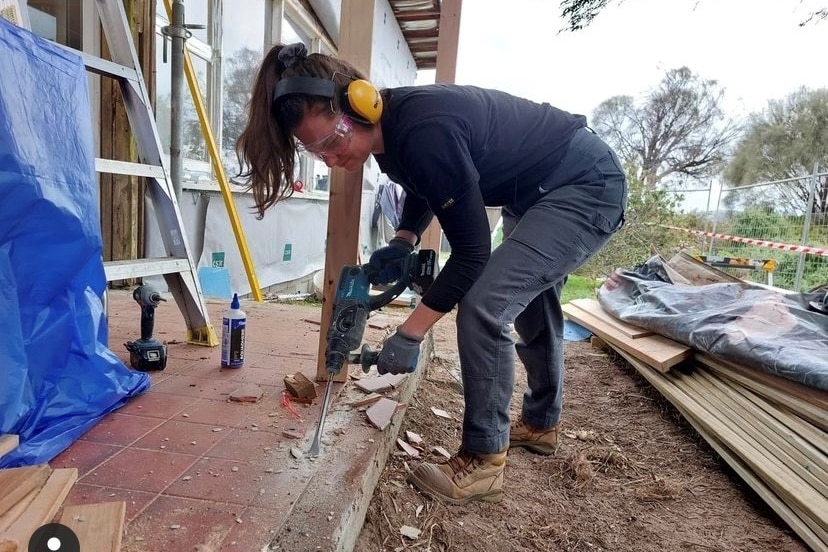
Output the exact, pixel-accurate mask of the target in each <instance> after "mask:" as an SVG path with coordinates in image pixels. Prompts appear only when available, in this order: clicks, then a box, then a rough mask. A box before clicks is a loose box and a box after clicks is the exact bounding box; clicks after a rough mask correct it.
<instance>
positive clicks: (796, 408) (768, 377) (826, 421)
mask: <svg viewBox="0 0 828 552" xmlns="http://www.w3.org/2000/svg"><path fill="white" fill-rule="evenodd" d="M696 360H697V361H698V362H701V363H702V364H704V365H705V366H707V367H709V368H710V369H711V370H713V371H714V372H717V373H719V374H722V375H725V376H727V377H728V378H730V379H732V380H734V381H737V382H739V383H740V384H742V385H744V386H745V387H747V388H748V389H751V390H752V391H754V392H755V393H757V394H759V395H762V396H763V397H765V398H766V399H769V400H771V401H773V402H775V403H777V404H779V405H781V406H784V407H785V408H787V409H790V410H792V411H793V412H795V413H796V414H797V415H799V416H800V417H802V418H804V419H805V420H808V421H809V422H811V423H812V424H814V425H816V426H817V427H819V428H820V429H822V430H823V431H828V392H825V391H820V390H819V389H814V388H812V387H808V386H806V385H802V384H801V383H797V382H795V381H792V380H789V379H786V378H782V377H779V376H774V375H772V374H768V373H766V372H762V371H760V370H756V369H753V368H749V367H747V366H742V365H740V364H736V363H735V362H729V361H726V360H723V359H720V358H716V357H713V356H711V355H707V354H702V353H698V354H696Z"/></svg>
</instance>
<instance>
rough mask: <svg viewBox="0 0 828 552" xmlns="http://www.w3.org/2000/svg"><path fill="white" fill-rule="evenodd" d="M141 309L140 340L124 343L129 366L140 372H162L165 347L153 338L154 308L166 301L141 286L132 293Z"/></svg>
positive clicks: (149, 287)
mask: <svg viewBox="0 0 828 552" xmlns="http://www.w3.org/2000/svg"><path fill="white" fill-rule="evenodd" d="M132 298H133V299H135V301H136V302H137V303H138V305H139V306H140V307H141V339H137V340H135V341H128V342H126V343H124V346H125V347H126V349H127V351H129V363H130V365H131V366H132V367H133V368H135V369H136V370H139V371H141V372H148V371H150V370H163V369H164V368H166V366H167V347H166V345H164V344H163V343H161V342H160V341H158V340H157V339H155V338H154V337H152V331H153V328H154V326H155V308H156V307H157V306H158V303H160V302H161V301H166V299H164V298H163V297H161V294H160V293H158V292H157V291H156V290H155V289H154V288H153V287H152V286H149V285H147V284H142V285H140V286H138V287H137V288H135V291H133V292H132Z"/></svg>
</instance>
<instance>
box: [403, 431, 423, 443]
mask: <svg viewBox="0 0 828 552" xmlns="http://www.w3.org/2000/svg"><path fill="white" fill-rule="evenodd" d="M405 438H406V439H408V442H409V443H411V444H412V445H419V444H420V443H422V442H423V438H422V437H420V434H419V433H414V432H413V431H408V430H406V432H405Z"/></svg>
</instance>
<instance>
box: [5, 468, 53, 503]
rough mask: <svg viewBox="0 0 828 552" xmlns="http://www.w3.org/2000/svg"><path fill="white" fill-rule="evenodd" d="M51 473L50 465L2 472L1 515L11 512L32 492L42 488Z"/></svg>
mask: <svg viewBox="0 0 828 552" xmlns="http://www.w3.org/2000/svg"><path fill="white" fill-rule="evenodd" d="M51 471H52V470H51V468H49V465H48V464H38V465H37V466H27V467H23V468H7V469H5V470H0V489H3V493H2V494H0V515H3V514H5V513H6V512H7V511H9V509H11V507H12V506H14V505H15V504H17V503H18V502H19V501H20V500H21V499H22V498H23V497H25V496H26V495H27V494H29V493H30V492H31V491H32V490H34V489H39V488H40V487H42V486H43V484H44V483H45V482H46V480H47V479H49V474H50V473H51Z"/></svg>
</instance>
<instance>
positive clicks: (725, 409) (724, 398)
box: [679, 373, 828, 506]
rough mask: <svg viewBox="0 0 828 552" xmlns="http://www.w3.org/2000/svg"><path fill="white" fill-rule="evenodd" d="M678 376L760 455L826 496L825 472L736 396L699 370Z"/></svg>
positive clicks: (827, 493)
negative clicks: (776, 461)
mask: <svg viewBox="0 0 828 552" xmlns="http://www.w3.org/2000/svg"><path fill="white" fill-rule="evenodd" d="M679 379H680V380H683V382H684V383H685V385H687V386H688V387H689V388H690V389H692V390H693V391H695V392H696V393H698V394H699V396H702V397H704V398H705V400H706V401H707V403H708V405H709V406H710V408H708V410H709V411H710V412H713V413H714V414H715V415H716V416H717V417H718V418H719V419H720V420H722V421H723V422H724V423H726V424H728V425H731V426H733V427H736V428H739V429H740V430H741V431H740V435H741V437H742V438H743V439H744V440H745V442H747V443H748V444H750V445H751V446H752V447H753V448H755V449H756V450H757V451H758V452H759V454H760V455H762V456H764V457H765V458H768V459H770V458H775V459H776V460H778V461H779V462H780V468H781V469H782V470H784V471H788V472H789V473H788V477H789V478H800V479H802V481H803V483H805V484H807V485H810V486H811V487H813V489H814V490H816V491H817V492H818V493H819V494H821V495H822V496H824V497H828V484H826V479H825V473H824V472H822V471H821V470H820V468H819V466H817V465H815V464H814V463H813V462H811V461H809V459H808V458H807V457H805V455H803V454H802V453H801V452H800V451H799V450H797V449H796V448H795V447H793V446H792V445H791V444H790V443H788V442H787V441H785V439H784V438H783V436H782V435H780V434H778V433H776V432H775V431H774V429H770V428H768V426H767V425H765V424H764V423H762V421H761V420H760V419H759V418H758V417H757V416H755V415H753V414H751V413H750V412H748V411H746V410H744V409H743V408H742V406H741V405H740V403H739V401H738V400H737V399H736V397H734V396H728V395H727V394H726V391H724V390H723V389H722V388H721V387H719V386H718V385H717V384H716V382H715V381H711V380H709V379H708V378H706V377H705V376H704V375H703V374H702V373H693V374H692V375H689V376H684V375H682V376H679ZM713 379H714V380H715V378H713ZM756 414H758V412H757V413H756ZM771 419H772V418H771ZM826 506H828V504H826Z"/></svg>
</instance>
